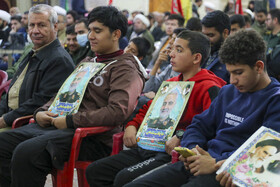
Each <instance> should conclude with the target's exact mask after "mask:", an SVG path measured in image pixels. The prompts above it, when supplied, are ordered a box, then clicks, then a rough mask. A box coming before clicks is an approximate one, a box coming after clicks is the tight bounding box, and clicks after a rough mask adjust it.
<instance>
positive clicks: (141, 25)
mask: <svg viewBox="0 0 280 187" xmlns="http://www.w3.org/2000/svg"><path fill="white" fill-rule="evenodd" d="M149 26H150V21H149V19H148V18H147V17H146V16H144V15H143V14H137V15H136V16H135V17H134V19H133V26H130V28H129V29H128V31H127V34H126V37H127V39H128V40H129V41H130V40H132V39H133V38H136V37H143V38H146V39H147V40H148V41H149V42H150V46H151V47H150V50H149V53H148V55H147V56H146V58H145V59H144V60H143V64H144V66H145V67H147V65H148V63H149V61H150V60H151V58H152V56H151V55H152V53H153V51H154V49H155V48H154V41H155V40H154V37H153V35H152V34H151V32H150V31H149V29H148V27H149Z"/></svg>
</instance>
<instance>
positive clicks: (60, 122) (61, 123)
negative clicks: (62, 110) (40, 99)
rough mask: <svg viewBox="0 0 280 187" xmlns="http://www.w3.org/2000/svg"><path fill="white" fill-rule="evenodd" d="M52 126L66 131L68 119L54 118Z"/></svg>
mask: <svg viewBox="0 0 280 187" xmlns="http://www.w3.org/2000/svg"><path fill="white" fill-rule="evenodd" d="M52 125H53V126H55V127H56V128H58V129H66V128H67V124H66V117H65V116H62V117H57V118H53V120H52Z"/></svg>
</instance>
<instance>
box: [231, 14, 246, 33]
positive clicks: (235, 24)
mask: <svg viewBox="0 0 280 187" xmlns="http://www.w3.org/2000/svg"><path fill="white" fill-rule="evenodd" d="M229 20H230V34H235V33H236V32H237V31H239V30H240V29H244V28H245V20H244V17H243V16H242V15H240V14H234V15H232V16H230V18H229Z"/></svg>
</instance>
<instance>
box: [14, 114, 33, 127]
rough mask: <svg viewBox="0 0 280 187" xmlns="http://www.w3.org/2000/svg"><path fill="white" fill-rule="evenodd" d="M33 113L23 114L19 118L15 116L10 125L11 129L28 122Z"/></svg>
mask: <svg viewBox="0 0 280 187" xmlns="http://www.w3.org/2000/svg"><path fill="white" fill-rule="evenodd" d="M32 117H33V115H29V116H23V117H20V118H17V119H16V120H14V122H13V125H12V129H15V128H18V127H21V126H23V125H26V124H28V123H29V121H30V120H31V119H32Z"/></svg>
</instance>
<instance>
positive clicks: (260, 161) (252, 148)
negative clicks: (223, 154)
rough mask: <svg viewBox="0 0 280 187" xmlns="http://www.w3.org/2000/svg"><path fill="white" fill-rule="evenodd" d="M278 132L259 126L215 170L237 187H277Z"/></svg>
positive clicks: (279, 164)
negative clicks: (227, 177) (225, 174)
mask: <svg viewBox="0 0 280 187" xmlns="http://www.w3.org/2000/svg"><path fill="white" fill-rule="evenodd" d="M279 152H280V133H278V132H276V131H274V130H272V129H269V128H266V127H261V128H260V129H258V130H257V131H256V132H255V133H254V134H253V135H252V136H251V137H250V138H249V139H248V140H247V141H246V142H245V143H244V144H242V146H241V147H240V148H239V149H237V150H236V151H235V152H234V153H233V154H232V155H231V156H230V157H229V158H228V159H227V160H226V161H225V162H224V164H223V165H222V167H221V168H220V169H219V170H218V171H217V174H219V173H221V172H223V171H227V172H228V173H229V174H230V175H231V177H232V179H233V183H234V184H236V185H238V186H262V187H280V153H279Z"/></svg>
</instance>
